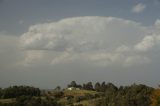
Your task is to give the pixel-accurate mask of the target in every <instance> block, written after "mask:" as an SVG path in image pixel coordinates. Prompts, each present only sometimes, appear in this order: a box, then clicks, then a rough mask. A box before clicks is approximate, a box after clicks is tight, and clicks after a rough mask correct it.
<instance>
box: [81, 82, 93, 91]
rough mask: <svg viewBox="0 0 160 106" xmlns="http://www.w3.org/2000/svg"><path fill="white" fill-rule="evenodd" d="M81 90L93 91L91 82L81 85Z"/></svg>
mask: <svg viewBox="0 0 160 106" xmlns="http://www.w3.org/2000/svg"><path fill="white" fill-rule="evenodd" d="M83 89H86V90H93V85H92V82H88V83H87V84H83Z"/></svg>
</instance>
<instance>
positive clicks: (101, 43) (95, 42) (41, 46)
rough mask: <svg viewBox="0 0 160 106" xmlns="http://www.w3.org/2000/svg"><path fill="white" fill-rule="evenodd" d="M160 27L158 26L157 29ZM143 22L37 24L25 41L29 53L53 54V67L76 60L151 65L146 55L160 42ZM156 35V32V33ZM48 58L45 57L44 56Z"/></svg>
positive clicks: (77, 19) (99, 20) (88, 19)
mask: <svg viewBox="0 0 160 106" xmlns="http://www.w3.org/2000/svg"><path fill="white" fill-rule="evenodd" d="M157 23H158V22H157ZM157 26H158V24H156V27H157ZM148 30H150V29H149V28H148V27H145V26H142V25H141V24H140V23H137V22H134V21H130V20H125V19H121V18H115V17H100V16H86V17H75V18H67V19H62V20H60V21H57V22H52V23H44V24H37V25H33V26H31V27H30V28H29V30H28V32H25V33H24V34H23V35H22V36H21V38H20V42H21V45H22V46H21V47H22V48H23V49H26V50H43V51H51V52H53V53H54V54H57V55H55V56H53V59H52V60H51V63H52V64H55V63H61V62H64V61H65V62H67V61H74V59H79V60H85V61H90V62H91V63H100V64H101V63H102V64H104V65H106V64H111V63H113V64H115V63H116V64H134V61H135V62H137V61H136V60H138V59H137V58H142V59H140V63H146V62H143V61H146V60H147V61H148V62H149V57H147V55H145V54H141V53H140V52H142V51H143V52H144V51H145V52H146V51H147V50H148V49H151V48H153V47H154V45H155V44H158V42H160V41H159V40H156V39H157V38H159V36H158V35H157V34H156V35H154V36H152V35H151V36H146V35H148V34H150V31H148ZM152 33H153V32H152ZM44 56H45V55H44Z"/></svg>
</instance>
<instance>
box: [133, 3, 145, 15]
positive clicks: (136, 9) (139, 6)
mask: <svg viewBox="0 0 160 106" xmlns="http://www.w3.org/2000/svg"><path fill="white" fill-rule="evenodd" d="M145 8H146V5H145V4H142V3H139V4H137V5H135V6H134V7H133V8H132V12H134V13H140V12H143V11H144V10H145Z"/></svg>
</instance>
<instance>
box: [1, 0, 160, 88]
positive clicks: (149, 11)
mask: <svg viewBox="0 0 160 106" xmlns="http://www.w3.org/2000/svg"><path fill="white" fill-rule="evenodd" d="M159 10H160V1H159V0H0V87H2V88H4V87H8V86H12V85H30V86H36V87H40V88H43V89H52V88H55V87H56V86H58V85H60V86H62V87H65V86H66V85H67V84H68V83H70V82H71V81H73V80H75V81H76V82H77V83H80V84H82V83H86V82H89V81H92V82H97V81H98V82H102V81H106V83H107V82H112V83H114V84H115V85H130V84H133V83H138V84H146V85H148V86H152V87H157V86H158V85H159V84H160V78H159V75H160V71H159V69H160V65H159V63H160V54H159V53H160V14H159Z"/></svg>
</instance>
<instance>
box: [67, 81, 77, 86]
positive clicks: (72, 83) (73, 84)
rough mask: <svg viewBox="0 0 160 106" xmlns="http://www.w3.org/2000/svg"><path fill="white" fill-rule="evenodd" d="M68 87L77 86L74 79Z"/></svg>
mask: <svg viewBox="0 0 160 106" xmlns="http://www.w3.org/2000/svg"><path fill="white" fill-rule="evenodd" d="M68 87H77V84H76V81H72V82H71V83H70V84H69V85H68Z"/></svg>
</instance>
